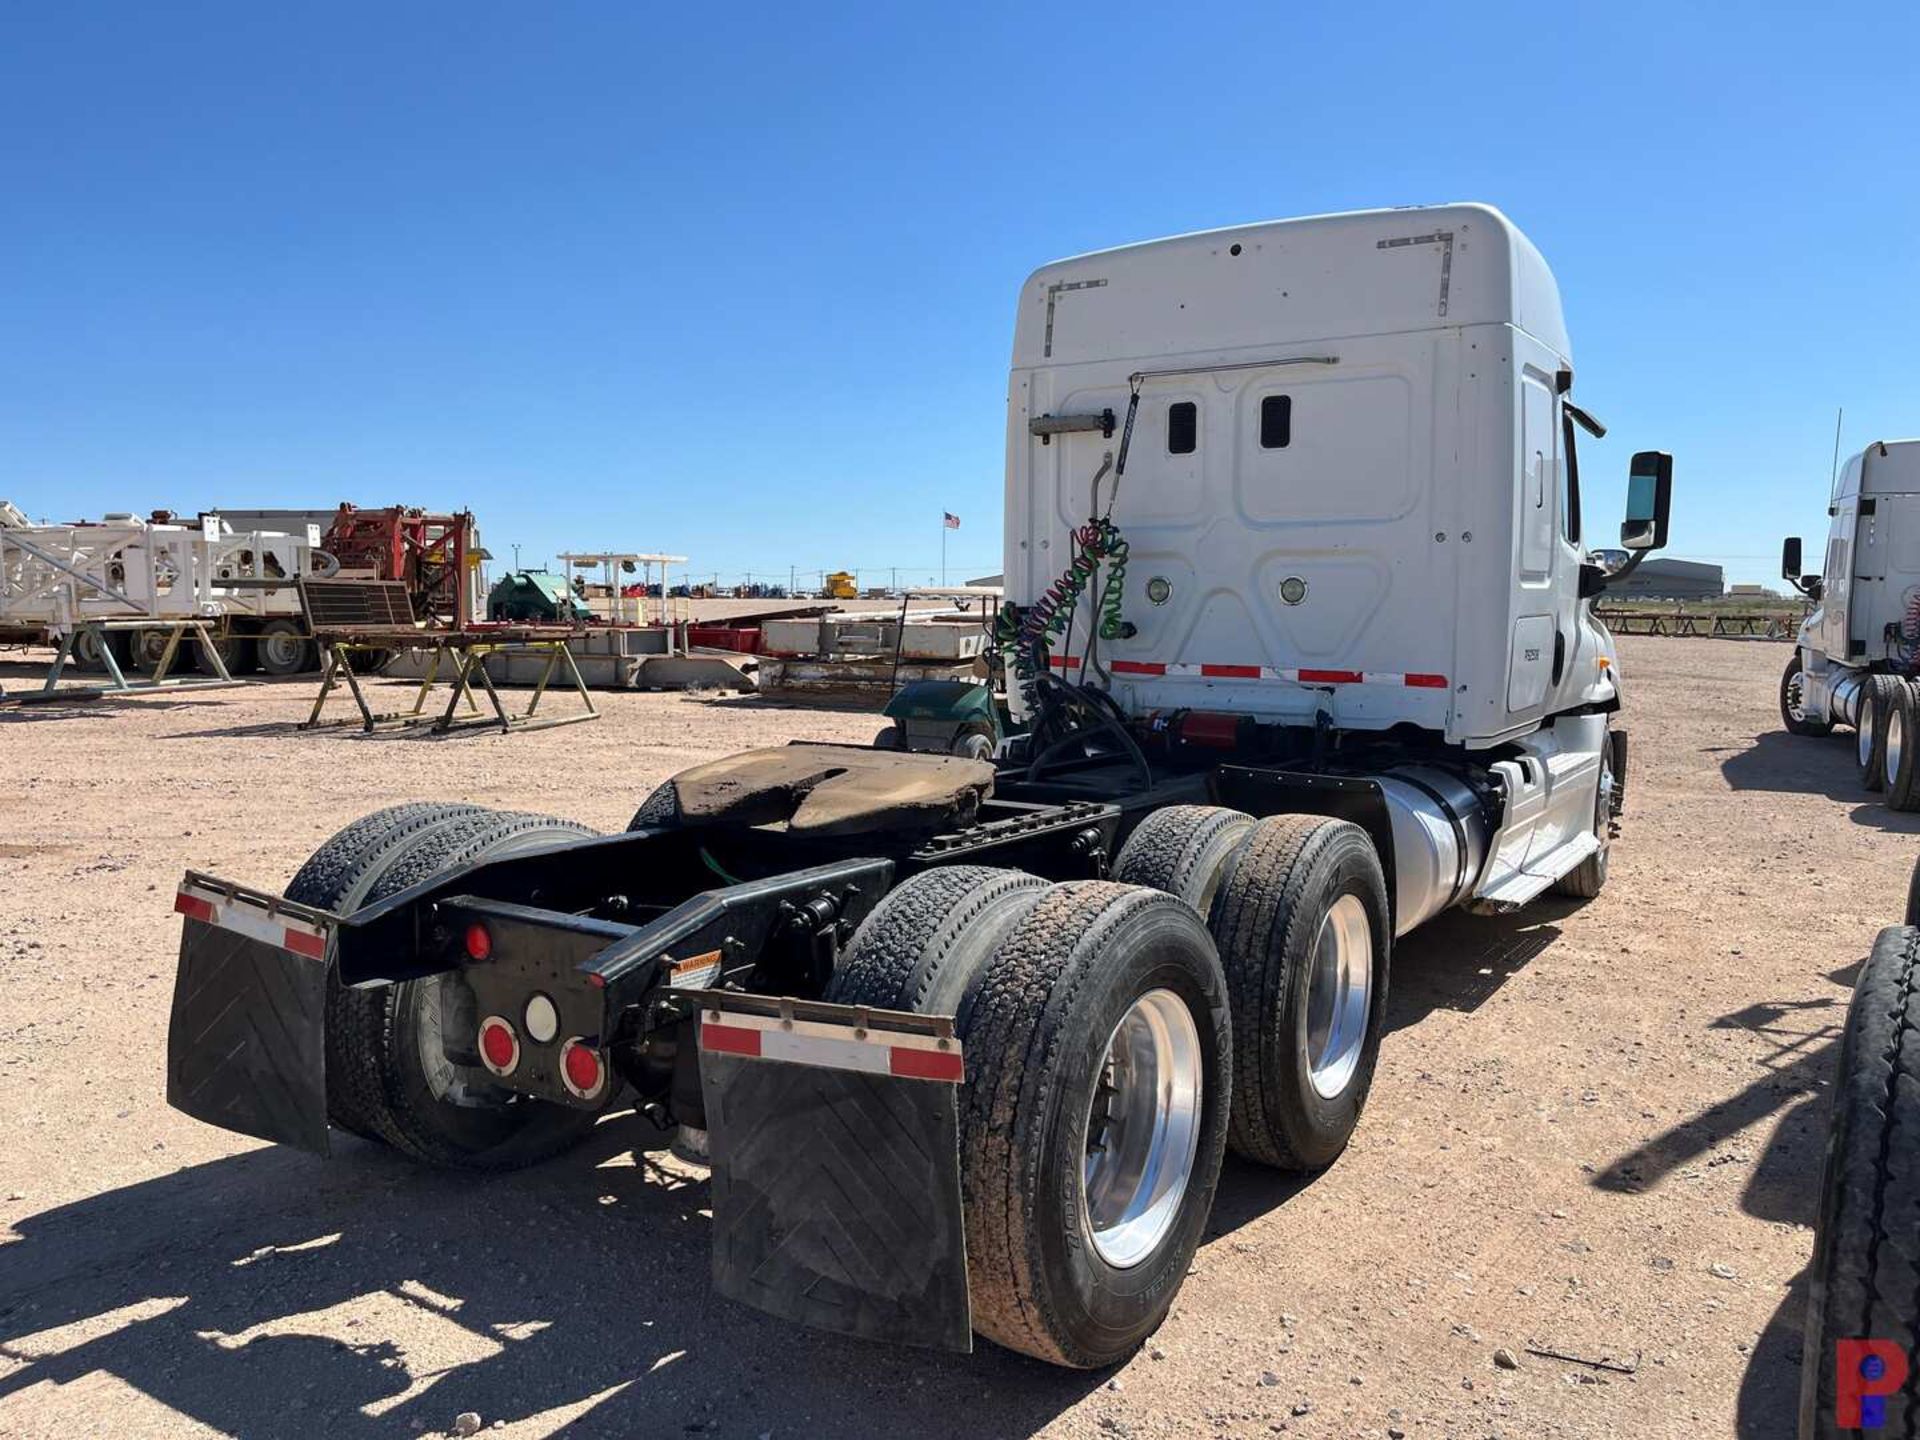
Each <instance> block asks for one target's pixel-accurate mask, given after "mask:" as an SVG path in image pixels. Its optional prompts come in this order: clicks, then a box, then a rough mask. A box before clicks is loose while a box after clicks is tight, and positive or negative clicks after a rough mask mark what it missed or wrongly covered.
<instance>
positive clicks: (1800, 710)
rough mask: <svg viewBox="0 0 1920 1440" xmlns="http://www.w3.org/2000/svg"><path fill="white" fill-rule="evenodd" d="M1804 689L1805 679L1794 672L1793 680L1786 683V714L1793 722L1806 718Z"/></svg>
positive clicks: (1805, 685) (1797, 672) (1805, 687)
mask: <svg viewBox="0 0 1920 1440" xmlns="http://www.w3.org/2000/svg"><path fill="white" fill-rule="evenodd" d="M1806 689H1807V677H1806V676H1805V675H1803V674H1801V673H1800V672H1799V671H1798V670H1796V671H1794V672H1793V678H1792V679H1790V680H1788V681H1787V714H1788V716H1789V717H1790V718H1792V719H1794V720H1805V719H1806V718H1807V702H1806Z"/></svg>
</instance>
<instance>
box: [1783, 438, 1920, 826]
mask: <svg viewBox="0 0 1920 1440" xmlns="http://www.w3.org/2000/svg"><path fill="white" fill-rule="evenodd" d="M1827 514H1828V515H1829V516H1830V517H1831V520H1830V523H1829V525H1828V528H1827V554H1826V562H1825V570H1824V572H1823V573H1822V574H1819V575H1807V574H1802V573H1801V543H1800V537H1799V536H1797V535H1796V536H1790V537H1789V538H1788V539H1787V541H1786V542H1785V543H1784V544H1783V545H1782V547H1781V555H1780V570H1781V574H1782V575H1783V577H1784V578H1785V579H1786V580H1787V581H1788V583H1790V584H1791V585H1793V586H1794V588H1795V589H1797V590H1799V591H1800V593H1801V594H1803V595H1805V596H1806V597H1807V598H1808V599H1810V600H1812V601H1813V602H1814V609H1813V611H1812V612H1811V613H1810V614H1809V615H1808V616H1807V618H1806V619H1805V620H1804V621H1802V622H1801V624H1800V631H1799V636H1798V639H1797V642H1796V644H1795V646H1794V652H1793V655H1792V657H1791V658H1789V659H1788V661H1787V666H1786V669H1785V671H1783V672H1782V674H1781V676H1780V718H1781V721H1782V723H1784V724H1785V726H1786V728H1787V729H1788V731H1789V732H1791V733H1792V734H1795V735H1805V736H1825V735H1829V734H1831V733H1832V732H1833V728H1834V726H1836V725H1851V726H1852V727H1853V729H1854V739H1855V751H1854V759H1855V763H1856V765H1857V767H1858V770H1859V775H1860V783H1861V785H1862V786H1863V787H1864V788H1866V789H1867V790H1879V791H1884V792H1885V799H1886V802H1887V805H1888V806H1889V807H1890V808H1892V809H1895V810H1920V778H1916V775H1915V767H1916V759H1917V758H1920V746H1916V745H1914V744H1913V743H1911V741H1912V740H1913V738H1914V737H1915V736H1916V735H1920V440H1879V441H1875V442H1874V443H1873V444H1871V445H1869V446H1868V447H1867V448H1866V449H1865V450H1863V451H1861V452H1860V453H1859V454H1858V455H1855V456H1853V457H1852V458H1851V459H1849V460H1848V461H1847V463H1846V464H1845V465H1844V466H1843V467H1841V468H1840V470H1839V471H1838V473H1837V474H1836V476H1835V477H1834V482H1833V499H1832V503H1831V504H1830V505H1829V506H1828V507H1827Z"/></svg>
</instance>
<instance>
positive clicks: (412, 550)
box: [321, 504, 474, 629]
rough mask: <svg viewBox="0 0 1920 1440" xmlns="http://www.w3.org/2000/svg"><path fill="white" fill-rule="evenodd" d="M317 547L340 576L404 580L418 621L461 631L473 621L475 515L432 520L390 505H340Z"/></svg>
mask: <svg viewBox="0 0 1920 1440" xmlns="http://www.w3.org/2000/svg"><path fill="white" fill-rule="evenodd" d="M321 548H323V549H324V550H326V551H327V553H329V554H330V555H332V556H333V557H334V558H335V559H337V560H338V561H339V562H340V568H341V571H342V572H343V573H347V574H350V573H352V572H355V571H358V572H362V573H363V574H365V575H366V576H367V578H370V579H379V580H402V581H405V582H406V586H407V593H408V596H409V598H411V600H412V601H413V613H414V615H415V617H416V618H418V619H421V620H425V621H427V622H428V623H429V624H431V625H436V626H447V627H452V628H456V629H457V628H459V627H461V626H464V625H467V624H468V623H469V622H471V620H472V619H473V614H474V610H473V565H472V560H471V556H472V552H473V512H472V511H470V510H462V511H459V512H457V513H456V514H452V515H430V514H428V513H427V512H426V511H424V510H411V509H408V508H406V507H405V506H400V505H390V506H388V507H386V508H385V509H382V510H362V509H359V508H357V507H356V506H353V505H345V504H343V505H341V507H340V509H339V510H338V511H337V512H336V513H335V515H334V517H333V524H332V526H331V527H329V529H328V530H327V534H326V538H325V539H324V540H323V541H322V542H321Z"/></svg>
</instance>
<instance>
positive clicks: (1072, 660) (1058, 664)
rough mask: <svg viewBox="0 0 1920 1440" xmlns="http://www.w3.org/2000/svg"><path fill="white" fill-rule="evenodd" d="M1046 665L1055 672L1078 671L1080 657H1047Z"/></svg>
mask: <svg viewBox="0 0 1920 1440" xmlns="http://www.w3.org/2000/svg"><path fill="white" fill-rule="evenodd" d="M1047 663H1048V664H1049V665H1051V666H1053V668H1054V669H1056V670H1078V669H1079V668H1080V657H1079V656H1078V655H1053V656H1049V657H1048V659H1047Z"/></svg>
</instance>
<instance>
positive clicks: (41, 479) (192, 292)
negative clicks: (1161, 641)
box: [0, 0, 1920, 580]
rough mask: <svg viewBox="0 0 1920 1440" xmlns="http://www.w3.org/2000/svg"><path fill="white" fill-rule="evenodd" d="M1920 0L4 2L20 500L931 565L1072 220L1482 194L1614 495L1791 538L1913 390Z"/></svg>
mask: <svg viewBox="0 0 1920 1440" xmlns="http://www.w3.org/2000/svg"><path fill="white" fill-rule="evenodd" d="M1576 9H1577V10H1578V11H1580V12H1581V13H1580V14H1579V15H1577V16H1576V15H1573V14H1572V13H1571V12H1573V11H1574V10H1576ZM1914 14H1915V12H1914V9H1913V7H1912V6H1911V5H1905V6H1898V7H1895V6H1887V7H1884V8H1880V9H1877V10H1876V7H1872V6H1865V5H1861V6H1831V7H1825V8H1824V10H1822V11H1819V12H1814V11H1811V10H1809V9H1807V8H1804V7H1800V6H1793V7H1787V6H1774V5H1768V4H1751V5H1742V6H1737V7H1735V6H1720V7H1713V6H1702V7H1680V6H1671V5H1664V6H1660V7H1647V8H1641V7H1634V6H1626V5H1608V6H1580V7H1572V6H1564V7H1562V6H1550V5H1532V6H1526V7H1520V6H1513V7H1507V6H1496V5H1482V6H1473V7H1433V6H1419V7H1414V6H1406V7H1400V8H1398V9H1396V7H1393V6H1387V7H1379V6H1374V7H1356V6H1345V5H1342V6H1319V5H1285V6H1283V5H1276V4H1272V3H1265V4H1249V5H1244V6H1238V7H1236V6H1233V5H1219V6H1210V7H1199V8H1194V7H1181V6H1167V5H1164V4H1162V5H1155V6H1144V5H1142V6H1128V5H1124V4H1111V5H1104V6H1101V7H1098V8H1097V9H1095V10H1087V9H1085V8H1073V9H1067V8H1061V9H1058V10H1053V11H1049V10H1048V9H1046V8H1045V7H1041V6H1011V5H1009V6H1001V5H992V4H982V5H972V6H954V7H939V8H937V9H936V8H934V7H921V6H911V5H893V6H872V7H854V6H831V5H819V6H792V5H788V6H779V7H762V6H755V5H746V4H740V5H729V6H724V7H721V6H714V7H679V6H675V7H666V6H657V7H654V6H641V5H637V4H633V5H616V4H612V3H602V4H567V3H549V4H543V5H538V6H533V5H524V4H515V5H509V4H502V3H486V0H464V3H459V4H453V3H433V4H429V3H417V4H382V5H377V6H376V5H370V4H347V3H341V4H331V5H325V6H321V5H303V6H285V5H258V4H249V5H239V4H233V5H209V4H196V3H179V4H170V5H165V6H159V5H151V4H143V5H131V4H128V5H109V4H92V5H89V4H73V5H57V6H39V7H27V6H19V5H16V6H11V7H8V9H7V10H6V11H5V12H4V14H0V135H4V136H5V137H6V139H5V141H4V143H0V196H3V197H4V204H3V205H0V295H3V296H4V297H5V300H4V311H3V312H0V496H7V497H11V498H12V499H13V500H14V501H15V502H16V503H18V504H20V505H21V506H22V507H23V508H25V509H27V510H29V511H30V512H32V513H34V514H35V515H37V516H48V517H52V518H71V517H73V516H78V515H88V514H98V513H99V512H101V511H103V510H108V509H135V510H144V509H147V508H150V507H152V506H155V505H171V506H174V507H177V508H180V509H183V510H188V511H191V510H194V509H198V508H200V507H202V506H210V505H215V504H231V505H242V504H244V505H304V504H316V505H329V504H331V503H332V502H333V501H335V500H337V499H342V498H352V499H355V500H357V501H359V502H361V503H366V504H388V503H399V502H405V503H411V504H424V505H432V506H440V505H455V504H465V505H470V506H471V507H472V508H473V509H475V510H476V511H477V512H478V513H479V515H480V517H481V523H482V526H483V529H484V531H485V534H486V538H487V541H488V543H489V545H490V546H491V547H492V548H493V549H494V551H495V553H496V554H497V555H501V556H503V557H504V556H505V555H506V554H507V553H508V548H507V547H509V546H510V545H511V544H512V543H513V542H516V541H517V542H520V543H521V545H522V547H523V550H522V553H523V555H524V556H525V557H527V558H529V559H531V558H532V557H533V556H536V555H540V554H543V553H548V552H552V551H557V550H561V549H566V548H577V549H580V548H595V547H619V548H629V547H631V548H634V549H668V550H673V551H677V552H679V553H684V554H687V555H690V556H692V557H694V568H695V569H696V570H699V571H704V572H709V573H710V572H713V571H719V572H721V573H722V575H723V576H725V577H727V578H737V577H738V575H739V574H740V573H741V572H744V571H746V570H749V569H752V570H755V571H760V572H763V573H775V572H779V573H782V574H784V571H785V569H786V567H787V566H789V565H796V566H799V567H801V568H802V569H820V568H839V567H842V566H845V567H849V568H851V567H859V568H862V569H864V570H868V571H873V570H877V569H881V568H884V567H889V566H899V567H902V573H903V575H911V576H913V577H914V578H921V577H923V576H924V575H925V574H927V573H930V572H931V571H932V570H933V569H935V568H936V567H937V565H938V559H939V554H940V549H939V546H940V538H941V532H940V525H939V517H940V513H941V511H942V510H952V511H955V512H957V513H958V514H960V515H961V516H962V517H963V522H964V524H963V528H962V529H961V530H960V531H959V532H958V533H957V534H955V535H953V536H952V537H951V548H950V563H951V565H952V567H953V570H954V572H955V577H956V578H958V576H959V574H960V573H961V572H978V571H982V570H991V569H997V568H998V566H999V539H1000V532H999V516H1000V487H1001V473H1002V468H1003V438H1002V436H1003V404H1004V396H1005V367H1006V362H1007V353H1008V347H1009V344H1010V340H1011V331H1012V319H1013V305H1014V298H1015V295H1016V291H1017V288H1018V286H1019V284H1020V281H1021V279H1022V278H1023V277H1024V276H1025V274H1026V273H1027V272H1028V271H1029V270H1030V269H1032V268H1033V266H1034V265H1036V264H1038V263H1040V262H1041V261H1044V260H1048V259H1053V258H1056V257H1059V256H1062V255H1068V254H1072V253H1076V252H1078V251H1083V250H1088V249H1095V248H1101V247H1104V246H1108V245H1113V244H1119V243H1124V242H1126V241H1131V240H1138V239H1145V238H1150V237H1153V236H1156V235H1162V234H1169V233H1175V232H1179V231H1184V230H1193V229H1202V228H1207V227H1212V226H1217V225H1224V224H1233V223H1237V222H1241V221H1246V220H1253V219H1263V218H1271V217H1277V216H1286V215H1299V214H1311V213H1315V212H1321V211H1328V210H1341V209H1352V208H1359V207H1365V206H1373V205H1392V204H1412V203H1424V202H1435V201H1443V200H1452V199H1477V200H1486V201H1490V202H1492V203H1494V204H1497V205H1499V206H1501V207H1502V208H1503V209H1505V210H1506V211H1507V212H1508V213H1509V214H1510V215H1512V216H1513V217H1514V219H1515V220H1516V221H1518V222H1519V224H1520V225H1521V226H1522V227H1523V228H1524V229H1526V230H1527V231H1528V232H1529V233H1530V234H1531V235H1532V237H1533V238H1534V240H1535V241H1536V242H1537V243H1538V244H1539V245H1540V247H1541V248H1542V249H1543V250H1544V251H1545V253H1546V255H1547V257H1548V260H1549V261H1550V263H1551V264H1552V265H1553V267H1554V270H1555V272H1556V274H1557V275H1558V276H1559V279H1560V283H1561V289H1562V292H1563V295H1564V297H1565V301H1566V308H1567V312H1568V321H1569V325H1570V327H1571V330H1572V334H1573V343H1574V352H1575V358H1576V363H1577V366H1578V370H1579V374H1580V384H1579V389H1580V395H1581V398H1582V400H1583V401H1584V402H1585V403H1586V404H1587V405H1588V406H1590V407H1591V408H1592V409H1593V410H1595V411H1596V412H1597V413H1599V414H1600V415H1601V416H1602V417H1603V418H1604V419H1605V420H1606V421H1607V422H1608V423H1609V425H1610V426H1611V427H1612V435H1611V436H1610V438H1609V439H1608V441H1607V442H1605V443H1604V444H1603V445H1597V446H1590V447H1587V448H1586V449H1584V450H1583V455H1582V458H1583V472H1584V478H1585V479H1586V482H1587V485H1588V487H1589V493H1590V497H1591V498H1590V499H1589V501H1588V513H1589V514H1590V515H1596V516H1598V517H1600V518H1601V519H1602V520H1603V521H1604V522H1605V523H1606V524H1607V525H1608V526H1611V524H1612V523H1613V517H1615V516H1616V515H1617V513H1618V510H1619V506H1620V498H1621V493H1622V490H1623V488H1624V484H1623V482H1624V477H1625V473H1626V465H1627V457H1628V456H1629V455H1630V454H1631V452H1632V451H1634V450H1636V449H1642V448H1653V447H1658V448H1664V449H1669V450H1671V451H1673V452H1674V455H1675V469H1676V490H1677V497H1678V498H1677V500H1676V514H1675V522H1674V529H1673V535H1674V542H1673V546H1672V550H1671V553H1673V554H1675V555H1679V556H1686V557H1693V558H1706V559H1724V561H1725V563H1726V564H1727V567H1728V570H1729V575H1730V578H1733V579H1752V580H1759V579H1766V578H1769V577H1770V576H1771V575H1772V574H1773V572H1774V569H1775V563H1774V562H1775V558H1776V557H1777V555H1778V550H1779V539H1780V536H1781V535H1782V534H1783V533H1785V532H1786V531H1788V530H1794V531H1799V532H1804V533H1806V534H1808V535H1810V536H1811V535H1817V534H1820V533H1822V532H1823V530H1824V521H1825V499H1824V492H1825V485H1826V479H1827V474H1828V468H1829V464H1830V461H1831V455H1832V444H1833V424H1834V411H1835V407H1836V406H1840V405H1844V406H1845V407H1846V425H1845V439H1844V443H1845V445H1846V446H1847V447H1848V448H1850V449H1857V448H1859V447H1860V446H1861V445H1863V444H1864V443H1866V442H1867V441H1869V440H1872V439H1876V438H1883V437H1890V436H1899V435H1913V434H1916V433H1920V414H1916V413H1915V412H1916V411H1920V385H1917V384H1916V381H1920V344H1916V337H1917V336H1920V273H1916V272H1917V270H1920V265H1917V264H1916V262H1917V261H1920V244H1917V243H1916V236H1920V184H1916V181H1920V162H1917V161H1916V150H1915V144H1916V140H1920V104H1917V103H1916V101H1915V99H1914V96H1913V90H1912V86H1911V85H1910V84H1909V83H1908V82H1909V80H1910V71H1911V68H1912V67H1911V64H1910V61H1911V58H1912V56H1913V54H1914V53H1915V49H1916V41H1920V22H1917V21H1916V20H1915V19H1914V18H1913V17H1914ZM1816 548H1817V547H1816Z"/></svg>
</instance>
